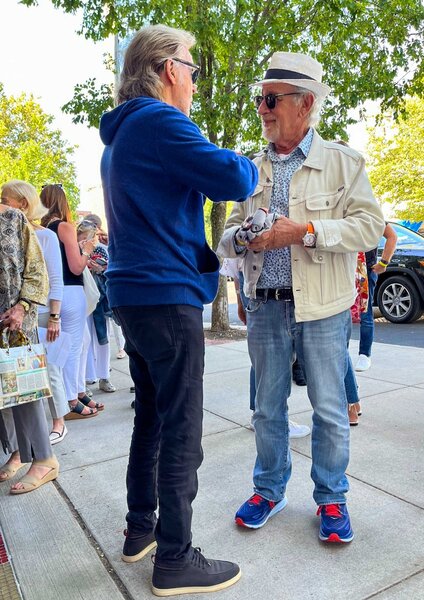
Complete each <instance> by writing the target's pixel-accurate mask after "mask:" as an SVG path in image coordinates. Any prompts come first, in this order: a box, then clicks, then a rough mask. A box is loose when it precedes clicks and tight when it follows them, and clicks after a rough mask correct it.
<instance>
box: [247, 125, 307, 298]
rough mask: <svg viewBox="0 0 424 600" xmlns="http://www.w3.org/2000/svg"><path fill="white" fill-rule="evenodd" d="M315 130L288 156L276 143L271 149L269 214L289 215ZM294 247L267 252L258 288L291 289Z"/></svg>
mask: <svg viewBox="0 0 424 600" xmlns="http://www.w3.org/2000/svg"><path fill="white" fill-rule="evenodd" d="M313 135H314V130H313V129H309V130H308V133H307V134H306V135H305V137H304V138H303V140H302V141H301V142H300V144H299V145H298V146H297V148H295V149H294V150H293V152H291V153H290V154H287V155H281V154H277V153H276V152H275V150H274V144H269V146H268V158H269V159H270V161H271V162H272V173H273V185H272V193H271V201H270V206H269V212H276V213H278V214H280V215H283V216H285V217H288V216H289V188H290V182H291V180H292V177H293V175H294V174H295V172H296V171H298V170H299V169H300V168H301V166H302V164H303V162H304V160H305V158H306V157H307V156H308V154H309V150H310V149H311V144H312V138H313ZM290 255H291V252H290V246H287V247H286V248H278V249H277V250H267V251H266V252H265V253H264V264H263V268H262V272H261V274H260V277H259V280H258V284H257V287H258V288H274V289H276V288H281V287H286V286H287V287H291V285H292V274H291V262H290Z"/></svg>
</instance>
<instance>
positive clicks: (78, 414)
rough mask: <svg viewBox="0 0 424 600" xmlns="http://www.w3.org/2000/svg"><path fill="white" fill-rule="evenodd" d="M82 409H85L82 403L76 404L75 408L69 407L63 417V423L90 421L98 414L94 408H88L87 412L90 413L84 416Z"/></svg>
mask: <svg viewBox="0 0 424 600" xmlns="http://www.w3.org/2000/svg"><path fill="white" fill-rule="evenodd" d="M84 408H86V407H85V405H84V404H83V403H82V402H77V403H76V404H75V406H72V407H71V406H70V407H69V412H68V414H67V415H65V417H64V419H65V421H72V420H73V419H90V418H91V417H95V416H96V415H98V414H99V413H98V412H97V410H96V409H95V408H89V409H88V410H89V411H90V412H89V413H88V414H86V415H85V414H83V412H82V411H83V410H84ZM87 408H88V407H87Z"/></svg>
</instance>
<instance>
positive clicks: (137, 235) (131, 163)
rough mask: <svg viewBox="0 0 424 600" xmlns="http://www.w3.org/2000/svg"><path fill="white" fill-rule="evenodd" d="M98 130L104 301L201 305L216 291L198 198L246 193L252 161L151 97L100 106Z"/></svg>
mask: <svg viewBox="0 0 424 600" xmlns="http://www.w3.org/2000/svg"><path fill="white" fill-rule="evenodd" d="M100 136H101V138H102V141H103V143H104V144H105V145H106V148H105V150H104V152H103V157H102V161H101V175H102V183H103V192H104V198H105V208H106V217H107V221H108V229H109V266H108V270H107V280H108V284H107V285H108V298H109V303H110V306H111V307H115V306H130V305H158V304H189V305H191V306H196V307H198V308H203V304H206V303H209V302H212V300H213V299H214V297H215V295H216V292H217V289H218V270H219V262H218V259H217V257H216V255H215V253H214V252H213V251H212V250H211V249H210V248H209V246H208V244H207V242H206V238H205V228H204V220H203V205H204V197H208V198H210V199H211V200H213V201H214V202H221V201H223V200H230V199H233V200H238V201H242V200H244V199H245V198H246V197H247V196H249V195H251V193H252V192H253V190H254V189H255V187H256V184H257V179H258V174H257V170H256V167H255V166H254V164H253V163H252V162H251V161H250V160H249V159H247V158H244V157H241V156H238V155H237V154H235V153H234V152H232V151H231V150H223V149H219V148H217V146H215V145H214V144H211V143H210V142H208V141H207V140H206V139H205V137H204V136H203V135H202V134H201V132H200V130H199V128H198V127H197V126H196V125H195V124H194V123H193V122H192V121H191V120H190V119H189V118H188V117H186V116H185V115H184V114H183V113H182V112H181V111H179V110H177V109H176V108H174V107H172V106H170V105H168V104H166V103H164V102H161V101H159V100H156V99H154V98H148V97H140V98H135V99H133V100H129V101H128V102H125V103H124V104H121V105H120V106H118V107H117V108H115V109H114V110H112V111H111V112H109V113H106V114H104V115H103V117H102V119H101V122H100Z"/></svg>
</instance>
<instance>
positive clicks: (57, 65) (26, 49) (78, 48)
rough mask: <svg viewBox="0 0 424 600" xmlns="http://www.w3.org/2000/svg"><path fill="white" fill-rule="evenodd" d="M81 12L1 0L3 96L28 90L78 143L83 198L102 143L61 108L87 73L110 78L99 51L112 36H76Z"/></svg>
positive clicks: (109, 46)
mask: <svg viewBox="0 0 424 600" xmlns="http://www.w3.org/2000/svg"><path fill="white" fill-rule="evenodd" d="M81 20H82V19H81V15H80V14H77V15H67V14H64V13H63V12H62V11H60V10H55V9H54V8H53V7H52V4H51V2H50V1H48V0H39V5H38V6H36V7H31V8H27V7H26V6H22V5H20V4H18V0H0V23H1V24H2V27H1V35H0V57H1V59H0V81H1V82H2V83H3V85H4V88H5V92H6V94H7V95H17V94H20V93H21V92H25V93H32V94H34V96H35V97H36V99H37V101H38V102H39V104H40V105H41V107H42V109H43V110H44V112H46V113H48V114H50V115H53V116H54V117H55V121H54V123H53V126H54V127H55V128H56V129H59V130H61V131H62V133H63V138H64V139H65V140H67V141H68V142H69V143H70V144H71V145H78V146H79V148H77V149H76V150H75V154H74V157H73V159H74V163H75V165H76V168H77V177H78V185H79V186H80V187H81V192H82V198H84V194H85V192H86V191H87V190H88V189H89V188H91V187H94V186H99V185H100V173H99V164H100V156H101V153H102V150H103V145H102V143H101V141H100V139H99V134H98V130H97V129H95V128H91V129H88V128H87V127H86V126H84V125H74V124H73V123H72V119H71V116H69V115H65V114H63V113H62V112H61V110H60V107H61V106H63V105H64V104H65V103H66V102H68V101H69V100H70V99H71V98H72V97H73V89H74V86H75V84H77V83H83V82H84V81H86V79H88V78H89V77H93V76H95V77H97V80H98V82H99V83H106V82H109V81H112V79H113V75H112V73H110V72H108V71H107V70H106V69H105V67H104V66H103V55H104V54H105V53H107V52H109V53H112V52H113V41H112V39H111V40H110V41H107V42H100V43H97V44H95V43H94V42H92V41H89V40H86V39H85V38H84V37H83V36H81V35H77V34H76V31H77V30H78V29H79V28H80V25H81Z"/></svg>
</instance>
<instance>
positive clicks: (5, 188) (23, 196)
mask: <svg viewBox="0 0 424 600" xmlns="http://www.w3.org/2000/svg"><path fill="white" fill-rule="evenodd" d="M1 191H2V194H9V195H10V196H12V197H13V198H15V200H25V201H26V203H27V206H26V207H24V206H22V208H21V210H22V212H23V213H24V214H25V216H26V218H27V219H28V221H38V220H39V219H41V218H42V217H44V215H46V214H47V213H48V210H47V208H46V207H45V206H43V204H42V202H41V200H40V196H39V195H38V194H37V190H36V189H35V187H34V186H33V185H31V184H30V183H27V182H26V181H21V180H20V179H12V180H11V181H8V182H7V183H4V184H3V185H2V188H1Z"/></svg>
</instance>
